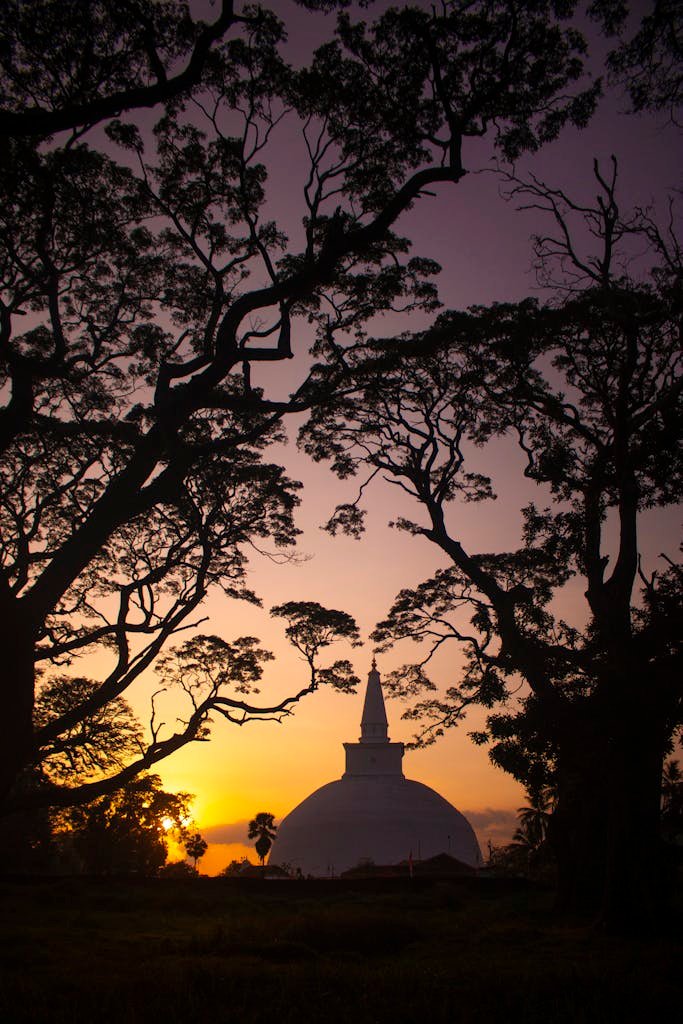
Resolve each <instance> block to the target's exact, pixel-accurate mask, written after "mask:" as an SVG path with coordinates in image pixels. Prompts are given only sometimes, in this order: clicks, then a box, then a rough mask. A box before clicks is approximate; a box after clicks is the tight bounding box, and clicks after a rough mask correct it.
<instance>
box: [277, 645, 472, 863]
mask: <svg viewBox="0 0 683 1024" xmlns="http://www.w3.org/2000/svg"><path fill="white" fill-rule="evenodd" d="M344 748H345V751H346V771H345V773H344V775H343V776H342V777H341V779H338V780H337V781H335V782H328V783H327V785H325V786H321V787H320V789H316V790H315V792H314V793H311V795H310V796H309V797H306V799H305V800H303V801H302V802H301V803H300V804H299V805H298V806H297V807H295V808H294V810H293V811H291V812H290V813H289V814H288V815H287V817H286V818H284V820H283V821H282V824H281V825H280V828H279V829H278V836H277V839H276V841H275V845H274V847H273V853H272V854H271V860H273V861H277V863H278V864H290V865H291V866H292V868H294V869H296V868H299V869H300V870H301V872H302V873H303V874H304V875H313V876H314V877H323V876H330V875H339V874H341V873H342V872H343V871H346V870H348V869H349V868H352V867H355V866H356V865H357V864H358V863H359V862H361V861H363V860H370V861H373V862H374V863H375V864H398V863H399V862H400V861H404V860H408V858H409V857H411V856H412V858H413V859H414V860H418V859H424V860H426V859H427V858H429V857H435V856H437V855H438V854H440V853H446V854H450V856H451V857H455V858H457V860H460V861H462V862H463V863H465V864H468V865H469V866H471V867H475V868H476V867H479V866H480V864H481V862H482V861H481V853H480V851H479V844H478V842H477V838H476V836H475V834H474V831H473V829H472V826H471V825H470V823H469V822H468V821H467V819H466V818H465V817H464V815H462V814H461V813H460V812H459V811H457V810H456V809H455V807H453V805H452V804H450V803H449V802H448V801H447V800H445V799H444V798H443V797H442V796H440V795H439V794H438V793H437V792H436V791H435V790H433V789H430V787H429V786H425V785H423V784H422V783H421V782H415V781H413V780H412V779H406V777H405V776H404V774H403V769H402V761H403V753H404V747H403V744H402V743H392V742H391V741H390V740H389V737H388V735H387V716H386V711H385V708H384V697H383V695H382V684H381V682H380V677H379V672H378V671H377V669H376V666H375V664H374V662H373V667H372V670H371V672H370V674H369V676H368V686H367V691H366V694H365V702H364V705H363V716H362V720H361V736H360V739H359V742H358V743H345V744H344Z"/></svg>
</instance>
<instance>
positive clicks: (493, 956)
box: [0, 879, 683, 1024]
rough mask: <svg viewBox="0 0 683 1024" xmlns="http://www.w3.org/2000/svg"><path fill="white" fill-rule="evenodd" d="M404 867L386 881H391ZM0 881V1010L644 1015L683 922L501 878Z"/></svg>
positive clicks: (235, 1016)
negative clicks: (661, 928)
mask: <svg viewBox="0 0 683 1024" xmlns="http://www.w3.org/2000/svg"><path fill="white" fill-rule="evenodd" d="M388 881H389V880H387V882H388ZM416 881H417V880H413V884H412V885H411V884H409V883H408V881H407V880H405V881H404V880H397V881H394V882H393V883H392V884H381V883H380V882H378V881H376V882H373V883H371V884H369V885H361V884H357V885H356V886H353V887H349V886H345V885H344V884H343V883H335V882H319V883H308V882H281V883H279V882H255V883H249V884H244V883H234V882H231V881H229V880H223V879H195V880H193V879H190V880H187V881H154V880H146V881H139V882H135V881H126V880H107V879H98V880H94V879H55V880H44V881H23V882H22V881H5V882H0V907H1V910H0V918H1V926H2V930H1V932H0V942H1V945H2V948H1V950H0V963H1V966H0V1022H1V1024H23V1022H28V1021H31V1022H34V1021H40V1022H45V1024H48V1022H49V1024H61V1022H66V1021H68V1022H78V1024H90V1022H93V1024H95V1022H97V1024H110V1022H112V1024H113V1022H116V1024H132V1022H135V1024H138V1022H139V1024H142V1022H145V1024H147V1022H150V1024H157V1022H158V1024H176V1022H183V1024H196V1022H199V1021H209V1020H211V1021H230V1022H232V1021H235V1022H238V1021H239V1022H244V1024H251V1022H266V1021H268V1022H269V1024H273V1022H274V1024H289V1022H295V1021H296V1022H302V1024H303V1022H305V1021H314V1022H315V1021H326V1022H347V1021H349V1022H354V1024H355V1022H359V1024H361V1022H363V1024H364V1022H374V1021H390V1020H391V1021H396V1022H404V1021H406V1022H411V1021H415V1022H418V1021H419V1022H421V1021H428V1022H429V1024H433V1022H440V1021H444V1022H445V1021H448V1022H458V1021H463V1022H467V1024H480V1022H481V1024H483V1022H487V1024H490V1022H492V1021H507V1020H515V1021H518V1020H519V1021H526V1022H539V1024H540V1022H541V1021H542V1022H544V1024H548V1022H555V1021H558V1022H560V1021H561V1022H572V1024H583V1022H587V1021H591V1022H598V1021H599V1022H601V1024H609V1022H612V1021H614V1022H617V1021H619V1022H620V1024H624V1022H631V1021H633V1022H638V1021H649V1020H652V1019H654V1020H657V1019H659V1020H661V1021H664V1020H666V1019H669V1018H671V1017H672V1016H674V1015H675V1013H676V1008H677V1007H678V1008H680V1005H681V973H682V968H683V956H681V953H682V952H683V949H682V946H681V942H680V938H681V931H680V930H676V929H675V928H674V929H673V934H669V935H668V936H666V937H660V938H656V939H652V938H651V939H649V940H647V941H646V940H637V939H629V940H623V939H619V940H617V939H614V938H610V937H608V936H605V935H601V934H599V933H597V932H595V931H591V930H586V929H581V928H579V927H572V926H570V925H567V924H564V925H563V924H559V923H557V922H556V921H555V919H554V917H553V915H552V913H551V905H552V896H551V895H550V894H549V893H547V892H544V891H542V890H537V889H534V888H530V887H525V886H522V885H512V884H507V885H506V884H499V883H495V882H492V881H491V880H488V881H483V880H477V879H473V880H469V881H467V880H463V881H461V882H451V883H435V884H431V885H429V884H422V883H419V884H417V885H416V884H414V883H415V882H416Z"/></svg>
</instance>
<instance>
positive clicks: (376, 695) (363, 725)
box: [360, 657, 389, 743]
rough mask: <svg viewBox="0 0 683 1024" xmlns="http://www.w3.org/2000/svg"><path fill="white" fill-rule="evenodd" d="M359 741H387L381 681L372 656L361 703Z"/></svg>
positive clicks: (386, 723) (385, 714) (386, 724)
mask: <svg viewBox="0 0 683 1024" xmlns="http://www.w3.org/2000/svg"><path fill="white" fill-rule="evenodd" d="M360 742H361V743H389V735H388V722H387V713H386V710H385V707H384V695H383V693H382V683H381V681H380V678H379V672H378V671H377V661H376V660H375V658H374V657H373V659H372V668H371V669H370V673H369V675H368V685H367V689H366V691H365V701H364V703H363V716H362V718H361V720H360Z"/></svg>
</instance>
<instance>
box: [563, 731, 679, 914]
mask: <svg viewBox="0 0 683 1024" xmlns="http://www.w3.org/2000/svg"><path fill="white" fill-rule="evenodd" d="M662 756H663V745H662V743H661V737H660V734H659V730H658V729H657V728H656V725H655V723H654V722H653V721H648V716H647V714H643V715H641V717H640V718H639V720H638V722H637V726H636V725H633V724H632V725H630V726H629V725H627V724H626V723H625V722H624V721H623V719H622V720H621V721H620V722H619V723H617V725H616V726H615V723H614V722H612V723H611V727H610V728H609V729H607V728H605V729H599V728H598V727H597V726H596V724H595V723H592V724H591V727H590V728H589V729H585V728H584V729H583V730H581V731H578V730H575V731H574V735H572V736H571V737H570V736H566V737H565V738H564V740H563V741H562V742H561V743H560V751H559V758H558V807H557V811H556V812H555V814H554V815H553V817H552V820H551V824H550V828H549V842H550V843H551V845H552V847H553V849H554V851H555V854H556V857H557V862H558V902H559V909H560V910H561V911H562V912H566V913H568V914H570V915H572V916H578V917H582V918H584V919H590V920H593V921H595V922H597V923H599V924H600V925H601V926H603V927H605V928H606V929H608V930H610V931H619V932H627V931H634V930H642V929H644V928H652V927H656V925H657V923H658V922H659V921H661V919H662V915H663V911H664V908H665V904H666V897H667V895H668V890H667V884H666V883H667V878H666V873H665V872H664V871H663V868H664V864H663V857H662V844H661V840H660V810H659V804H660V786H661V770H662Z"/></svg>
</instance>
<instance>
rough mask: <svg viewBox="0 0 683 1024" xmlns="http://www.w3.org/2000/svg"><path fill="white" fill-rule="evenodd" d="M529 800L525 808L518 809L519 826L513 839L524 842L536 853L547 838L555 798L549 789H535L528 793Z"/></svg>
mask: <svg viewBox="0 0 683 1024" xmlns="http://www.w3.org/2000/svg"><path fill="white" fill-rule="evenodd" d="M527 800H528V803H527V804H526V805H525V806H524V807H519V808H518V809H517V816H518V819H519V825H518V828H517V830H516V832H515V834H514V836H513V839H514V840H515V841H517V842H519V841H521V840H523V841H524V842H525V843H526V844H527V845H528V846H529V849H530V850H532V851H536V850H538V849H539V847H540V846H541V845H542V844H543V843H544V842H545V841H546V838H547V833H548V821H549V819H550V814H551V811H552V806H553V796H552V793H551V792H550V791H549V790H548V789H535V790H530V791H529V792H527Z"/></svg>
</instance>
